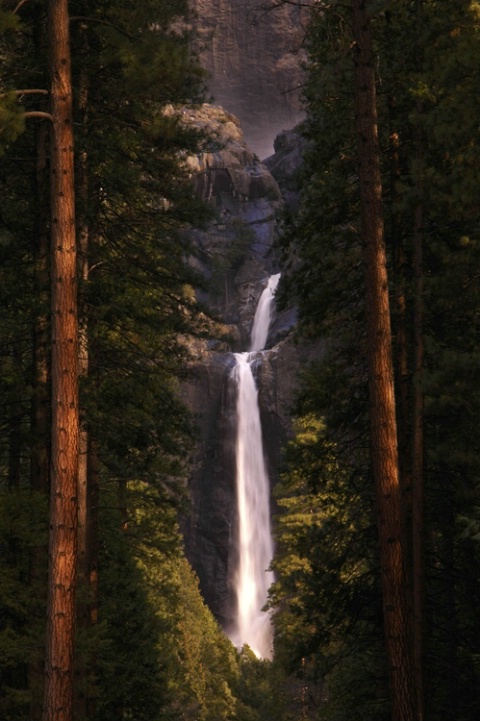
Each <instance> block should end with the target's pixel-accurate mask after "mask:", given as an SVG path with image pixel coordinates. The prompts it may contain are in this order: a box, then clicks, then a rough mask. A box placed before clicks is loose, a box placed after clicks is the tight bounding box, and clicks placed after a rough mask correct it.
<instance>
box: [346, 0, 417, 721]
mask: <svg viewBox="0 0 480 721" xmlns="http://www.w3.org/2000/svg"><path fill="white" fill-rule="evenodd" d="M352 10H353V39H354V44H353V59H354V82H355V131H356V139H357V153H358V180H359V190H360V205H361V226H362V227H361V232H362V243H363V260H364V272H365V294H366V315H367V355H368V373H369V395H370V420H371V445H372V464H373V473H374V478H375V486H376V496H377V512H378V530H379V545H380V563H381V579H382V593H383V616H384V631H385V642H386V651H387V661H388V666H389V669H388V670H389V678H390V688H391V709H392V721H413V719H414V706H413V703H414V698H415V695H414V693H413V689H412V678H413V676H412V663H411V653H410V643H409V638H410V634H409V624H408V610H407V590H406V559H405V543H404V534H403V528H402V494H401V488H400V478H399V469H398V449H397V427H396V419H395V395H394V379H393V362H392V338H391V328H390V307H389V296H388V277H387V269H386V252H385V240H384V227H383V209H382V181H381V172H380V152H379V143H378V131H377V107H376V88H375V56H374V53H373V42H372V32H371V24H370V16H369V12H368V11H369V2H368V0H352Z"/></svg>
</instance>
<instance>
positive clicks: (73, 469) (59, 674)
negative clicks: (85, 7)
mask: <svg viewBox="0 0 480 721" xmlns="http://www.w3.org/2000/svg"><path fill="white" fill-rule="evenodd" d="M48 29H49V51H50V56H49V63H50V66H49V70H50V78H51V115H52V118H53V120H52V138H51V151H50V159H51V243H52V270H51V273H52V275H51V283H52V451H51V453H52V456H51V491H50V495H51V503H50V540H49V587H48V610H47V613H48V618H47V643H46V661H45V692H44V707H43V721H72V708H73V660H74V639H75V591H76V557H77V524H78V518H77V473H78V447H79V421H78V328H77V280H76V277H77V275H76V274H77V267H76V262H77V261H76V246H75V202H74V198H75V194H74V178H73V126H72V83H71V66H70V44H69V16H68V2H67V0H50V2H49V5H48Z"/></svg>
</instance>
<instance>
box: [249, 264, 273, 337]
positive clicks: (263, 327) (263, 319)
mask: <svg viewBox="0 0 480 721" xmlns="http://www.w3.org/2000/svg"><path fill="white" fill-rule="evenodd" d="M279 281H280V273H277V274H276V275H271V276H270V278H269V279H268V283H267V287H266V288H265V289H264V291H263V293H262V295H261V296H260V300H259V301H258V305H257V310H256V312H255V318H254V319H253V327H252V333H251V337H250V351H255V350H263V349H264V348H265V345H266V343H267V336H268V329H269V328H270V320H271V316H272V305H273V298H274V296H275V291H276V290H277V286H278V283H279Z"/></svg>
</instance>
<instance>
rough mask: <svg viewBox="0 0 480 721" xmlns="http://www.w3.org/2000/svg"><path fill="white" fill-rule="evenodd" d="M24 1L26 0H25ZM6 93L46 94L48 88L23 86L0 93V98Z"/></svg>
mask: <svg viewBox="0 0 480 721" xmlns="http://www.w3.org/2000/svg"><path fill="white" fill-rule="evenodd" d="M25 2H26V0H25ZM7 95H48V90H42V89H41V88H28V89H27V88H25V89H23V90H9V91H8V92H7V93H0V98H5V97H6V96H7Z"/></svg>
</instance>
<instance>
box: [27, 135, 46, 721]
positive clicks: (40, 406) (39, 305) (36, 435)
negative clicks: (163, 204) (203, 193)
mask: <svg viewBox="0 0 480 721" xmlns="http://www.w3.org/2000/svg"><path fill="white" fill-rule="evenodd" d="M47 144H48V126H47V124H46V122H42V123H38V124H37V126H36V128H35V156H36V168H35V179H34V203H35V225H34V239H33V257H34V287H35V299H36V306H35V310H34V319H33V334H32V335H33V358H32V365H33V382H32V402H31V453H30V486H31V488H32V491H33V492H35V493H40V494H42V495H45V496H46V495H47V494H48V489H49V486H50V480H49V479H50V470H49V466H50V432H49V429H50V420H51V419H50V394H49V384H50V371H49V366H50V364H49V347H50V334H49V320H48V307H49V298H50V293H49V282H50V275H49V272H48V260H49V238H48V162H47V155H48V147H47ZM47 557H48V549H47V547H46V545H43V544H42V545H40V544H39V545H36V546H34V547H33V548H32V549H31V551H30V562H29V579H30V585H31V587H32V591H33V592H34V593H36V589H38V588H39V587H40V588H41V587H43V586H44V575H45V567H46V562H47ZM44 617H45V612H43V614H42V623H43V619H44ZM30 622H31V623H32V622H34V623H36V622H38V619H36V618H35V619H30ZM44 666H45V657H44V654H43V653H41V652H40V650H39V649H38V650H36V651H35V652H34V653H31V654H30V655H29V663H28V685H29V689H30V698H31V703H30V721H39V719H40V718H41V715H42V691H43V676H44V673H43V671H44Z"/></svg>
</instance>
